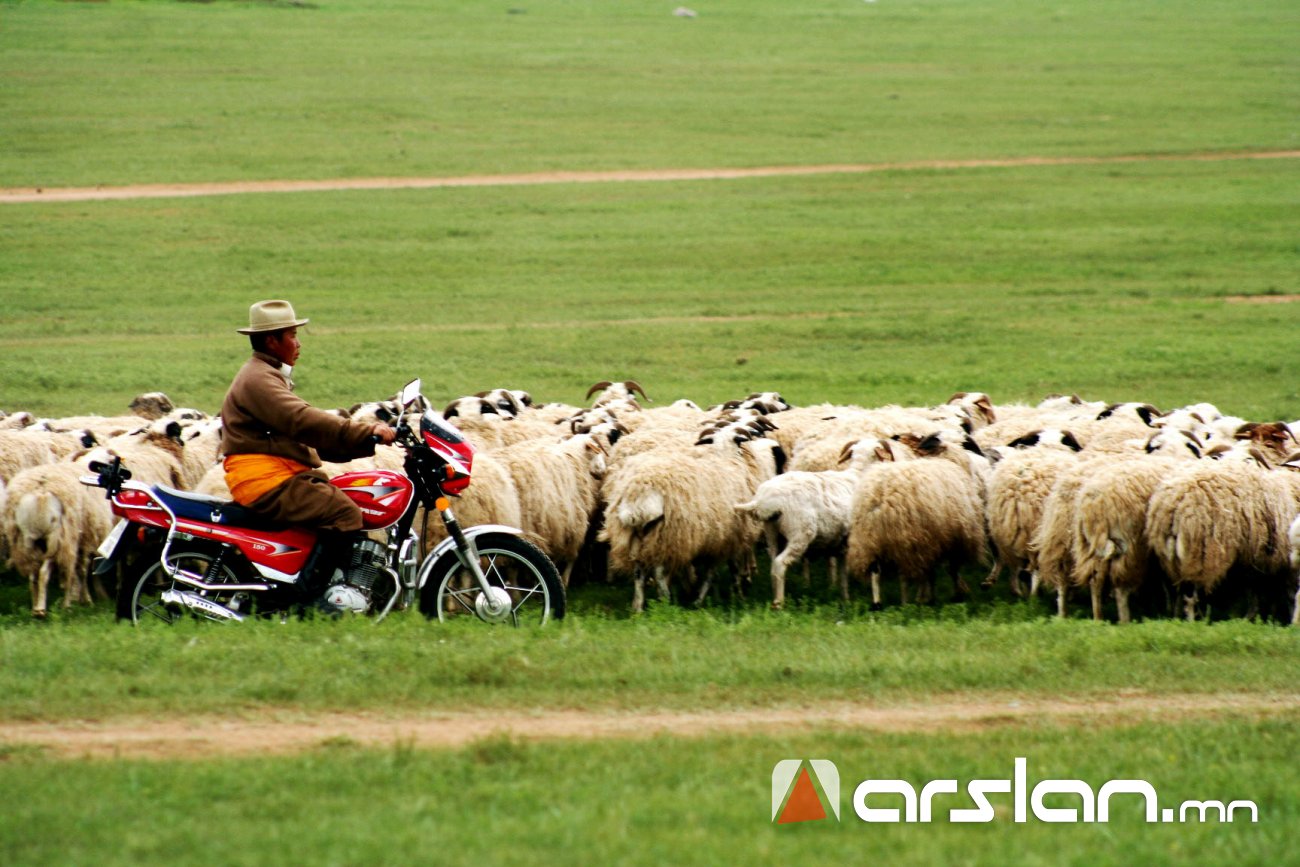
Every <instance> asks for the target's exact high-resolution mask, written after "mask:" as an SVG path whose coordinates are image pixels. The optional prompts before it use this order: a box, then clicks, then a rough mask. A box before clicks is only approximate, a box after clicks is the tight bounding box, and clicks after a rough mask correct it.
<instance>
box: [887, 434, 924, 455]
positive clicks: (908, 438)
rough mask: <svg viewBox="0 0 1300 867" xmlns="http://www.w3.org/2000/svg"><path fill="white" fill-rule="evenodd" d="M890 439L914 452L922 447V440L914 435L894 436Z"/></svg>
mask: <svg viewBox="0 0 1300 867" xmlns="http://www.w3.org/2000/svg"><path fill="white" fill-rule="evenodd" d="M890 439H892V440H895V441H897V442H900V443H902V444H903V445H905V446H907V447H908V448H909V449H912V450H913V451H915V450H916V449H917V447H919V446H920V445H921V438H920V437H918V436H917V435H916V434H914V433H901V434H894V435H893V436H892V437H890Z"/></svg>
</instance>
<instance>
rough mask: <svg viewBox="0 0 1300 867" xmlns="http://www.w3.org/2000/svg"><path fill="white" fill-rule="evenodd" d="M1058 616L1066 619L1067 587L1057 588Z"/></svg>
mask: <svg viewBox="0 0 1300 867" xmlns="http://www.w3.org/2000/svg"><path fill="white" fill-rule="evenodd" d="M1056 616H1057V617H1060V618H1061V619H1062V620H1064V619H1065V586H1064V585H1062V586H1060V587H1057V588H1056Z"/></svg>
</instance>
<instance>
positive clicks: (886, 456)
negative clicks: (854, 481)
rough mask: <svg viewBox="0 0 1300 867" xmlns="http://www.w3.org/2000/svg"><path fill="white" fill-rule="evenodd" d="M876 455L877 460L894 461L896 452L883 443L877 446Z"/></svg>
mask: <svg viewBox="0 0 1300 867" xmlns="http://www.w3.org/2000/svg"><path fill="white" fill-rule="evenodd" d="M875 455H876V460H878V461H882V462H883V461H892V460H893V459H894V452H893V451H892V450H891V449H890V448H889V446H887V445H885V444H884V443H881V444H880V445H878V446H876V451H875Z"/></svg>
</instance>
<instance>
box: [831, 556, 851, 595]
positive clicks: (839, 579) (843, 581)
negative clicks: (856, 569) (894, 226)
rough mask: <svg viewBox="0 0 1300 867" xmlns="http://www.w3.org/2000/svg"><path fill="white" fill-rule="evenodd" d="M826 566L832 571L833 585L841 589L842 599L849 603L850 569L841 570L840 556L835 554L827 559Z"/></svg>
mask: <svg viewBox="0 0 1300 867" xmlns="http://www.w3.org/2000/svg"><path fill="white" fill-rule="evenodd" d="M826 568H827V569H828V570H829V572H830V578H831V586H832V587H838V588H839V589H840V601H841V602H843V603H844V604H845V605H848V604H849V570H848V569H845V570H844V571H843V572H841V571H840V567H839V558H838V557H836V556H835V555H834V554H832V555H831V556H830V559H829V560H828V561H827V564H826Z"/></svg>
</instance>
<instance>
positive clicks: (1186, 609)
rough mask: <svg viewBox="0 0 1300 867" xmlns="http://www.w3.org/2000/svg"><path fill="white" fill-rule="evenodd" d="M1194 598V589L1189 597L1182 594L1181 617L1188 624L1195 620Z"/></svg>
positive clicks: (1195, 595)
mask: <svg viewBox="0 0 1300 867" xmlns="http://www.w3.org/2000/svg"><path fill="white" fill-rule="evenodd" d="M1196 597H1197V593H1196V588H1195V587H1193V588H1192V592H1191V594H1190V595H1189V594H1186V593H1184V594H1183V616H1184V617H1185V618H1187V621H1188V622H1189V623H1190V622H1193V621H1195V620H1196V601H1197V599H1196Z"/></svg>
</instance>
